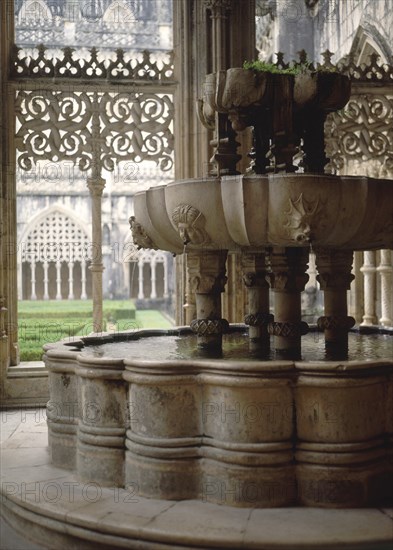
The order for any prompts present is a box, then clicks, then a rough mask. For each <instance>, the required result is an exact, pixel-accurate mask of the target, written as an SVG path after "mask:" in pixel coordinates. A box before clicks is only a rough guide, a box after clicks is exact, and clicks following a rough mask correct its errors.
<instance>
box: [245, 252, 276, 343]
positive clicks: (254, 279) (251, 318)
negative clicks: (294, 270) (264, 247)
mask: <svg viewBox="0 0 393 550" xmlns="http://www.w3.org/2000/svg"><path fill="white" fill-rule="evenodd" d="M241 263H242V271H243V281H244V284H245V285H246V287H247V293H248V314H247V315H246V316H245V318H244V322H245V324H246V325H248V326H249V329H248V336H249V340H250V348H251V349H253V348H263V349H264V350H266V351H268V350H269V348H270V335H269V333H268V324H269V323H271V322H272V321H273V315H271V314H270V310H269V284H268V282H267V280H266V277H267V275H268V272H267V268H266V257H265V254H264V253H260V252H258V253H252V252H244V253H243V254H242V258H241Z"/></svg>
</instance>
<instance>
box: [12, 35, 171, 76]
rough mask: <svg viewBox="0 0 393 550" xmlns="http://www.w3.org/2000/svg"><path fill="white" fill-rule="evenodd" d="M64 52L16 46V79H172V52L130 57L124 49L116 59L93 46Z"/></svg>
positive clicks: (13, 74)
mask: <svg viewBox="0 0 393 550" xmlns="http://www.w3.org/2000/svg"><path fill="white" fill-rule="evenodd" d="M59 51H60V52H62V55H61V54H60V55H58V56H53V52H52V54H51V53H50V52H49V51H48V48H47V47H46V46H44V45H43V44H40V45H39V46H37V48H35V49H34V51H33V53H32V54H31V55H26V54H25V55H23V49H22V48H18V47H16V46H15V48H14V51H13V59H12V63H11V76H12V77H13V78H31V77H34V78H37V77H38V78H40V77H41V78H42V77H44V78H54V77H56V78H62V77H63V78H72V79H81V78H89V79H91V78H96V79H103V80H112V81H115V82H116V81H119V80H130V81H142V82H143V81H148V82H154V81H159V82H170V81H173V71H174V68H173V52H165V53H163V52H160V53H158V54H153V53H151V52H149V51H147V50H144V51H143V52H135V53H134V54H133V55H132V56H131V57H130V55H129V54H128V53H126V52H125V51H124V50H122V49H121V48H118V49H117V50H116V52H115V53H116V58H115V59H112V58H107V59H102V57H103V56H102V52H100V51H99V50H98V49H97V48H91V49H90V50H89V54H88V55H85V56H83V57H78V58H76V59H75V58H74V52H75V49H74V48H70V47H69V46H67V47H65V48H60V49H59Z"/></svg>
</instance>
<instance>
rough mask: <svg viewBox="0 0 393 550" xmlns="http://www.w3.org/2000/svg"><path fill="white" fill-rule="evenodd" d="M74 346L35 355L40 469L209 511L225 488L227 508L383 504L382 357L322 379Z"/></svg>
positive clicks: (386, 465)
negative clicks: (45, 394)
mask: <svg viewBox="0 0 393 550" xmlns="http://www.w3.org/2000/svg"><path fill="white" fill-rule="evenodd" d="M182 330H184V329H182ZM148 333H149V331H145V334H148ZM76 344H77V346H76V347H75V348H74V351H72V352H70V351H67V350H69V346H68V347H67V346H66V344H65V343H64V342H60V343H57V344H54V345H51V346H47V348H46V355H45V362H46V365H47V368H48V371H49V381H50V401H49V403H48V413H47V419H48V429H49V449H50V453H51V458H52V462H53V464H54V465H55V466H59V467H62V468H66V469H70V470H72V469H74V470H75V471H76V475H77V476H78V478H79V479H80V480H81V481H83V482H95V483H99V484H101V485H102V486H106V485H109V486H119V487H131V488H135V487H137V488H138V494H139V495H140V496H147V497H151V498H162V499H174V500H182V499H194V498H196V499H201V500H204V501H206V500H207V501H209V502H215V503H224V502H223V501H222V495H221V492H220V491H219V490H218V489H217V488H220V487H226V488H228V491H229V488H231V489H233V492H232V493H231V494H232V497H231V498H230V499H229V500H225V503H226V504H230V505H233V506H248V507H249V506H250V498H252V499H253V500H252V505H253V506H254V507H277V506H289V505H294V504H303V505H308V506H325V507H355V506H356V507H358V506H364V505H374V504H377V503H379V504H382V503H383V502H384V501H385V499H386V498H387V497H388V496H389V495H388V494H387V492H388V489H389V486H390V484H389V476H391V473H392V467H391V461H390V457H391V454H392V450H393V446H392V444H393V425H392V416H393V415H392V410H391V406H392V405H391V403H392V392H393V361H391V360H386V361H381V360H378V361H369V362H367V363H366V362H364V361H349V362H346V361H340V362H328V363H323V372H321V363H318V364H312V363H297V362H291V361H273V362H266V361H265V362H264V361H260V362H254V363H253V364H251V362H248V361H246V362H244V363H243V362H240V363H239V362H238V361H237V362H236V361H233V362H230V361H229V362H226V363H222V362H220V361H216V360H196V361H194V360H190V361H181V360H180V361H165V362H160V361H149V360H140V361H133V360H132V359H124V360H122V359H113V358H110V357H109V358H102V357H94V356H89V357H87V356H81V355H80V353H79V350H78V349H77V347H78V342H76ZM64 348H66V349H64ZM207 488H209V490H207ZM213 489H217V490H213Z"/></svg>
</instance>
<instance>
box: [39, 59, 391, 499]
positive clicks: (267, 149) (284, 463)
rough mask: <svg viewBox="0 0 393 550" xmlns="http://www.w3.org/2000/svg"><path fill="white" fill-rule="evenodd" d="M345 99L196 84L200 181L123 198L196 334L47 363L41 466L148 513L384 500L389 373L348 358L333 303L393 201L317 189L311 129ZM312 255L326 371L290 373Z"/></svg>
mask: <svg viewBox="0 0 393 550" xmlns="http://www.w3.org/2000/svg"><path fill="white" fill-rule="evenodd" d="M349 94H350V83H349V80H348V78H347V77H345V76H343V75H341V74H338V73H318V72H313V73H311V72H306V71H305V72H303V73H301V74H299V75H292V74H269V73H261V74H257V73H255V72H253V71H250V70H245V69H229V70H227V71H218V72H216V73H214V74H211V75H208V76H207V78H206V81H205V87H204V97H203V99H202V100H201V101H200V102H199V106H198V110H199V116H200V119H201V121H202V122H203V124H205V125H206V126H207V127H208V128H211V129H213V128H215V131H216V139H215V146H216V149H215V154H214V159H215V161H216V162H217V169H216V170H215V173H213V174H212V175H211V177H207V178H196V179H192V180H183V181H175V182H173V183H171V184H169V185H167V186H160V187H155V188H151V189H149V190H147V191H144V192H142V193H138V194H137V195H136V196H135V215H134V216H133V217H132V218H131V219H130V223H131V229H132V234H133V238H134V242H135V243H136V244H137V245H138V246H140V247H144V248H156V249H162V250H166V251H171V252H173V253H174V254H182V253H184V252H186V254H187V270H188V278H189V282H190V286H191V289H192V291H193V292H195V296H196V312H197V315H196V319H195V320H193V321H192V323H191V327H190V328H187V327H180V328H178V329H174V330H172V331H139V332H137V333H121V334H115V335H109V334H108V335H104V336H102V337H90V338H85V339H81V340H80V341H76V342H73V343H72V344H69V343H65V342H63V343H59V344H53V345H52V344H50V345H47V346H46V363H47V366H48V369H49V372H50V393H51V400H50V402H49V404H48V426H49V446H50V450H51V456H52V461H53V463H54V464H55V465H57V466H60V467H63V468H67V469H70V470H75V471H76V472H77V475H78V476H79V479H81V480H83V481H85V482H89V481H94V482H98V483H100V484H102V485H107V486H115V487H126V488H128V489H129V490H130V491H131V492H132V491H133V490H136V488H137V491H138V494H139V495H140V496H144V497H149V498H153V499H169V500H182V499H201V500H207V501H209V502H213V503H217V504H223V503H224V504H228V505H231V506H241V507H254V508H258V507H259V508H261V507H281V506H290V505H296V504H297V505H307V506H325V507H358V506H365V505H376V504H381V503H383V502H386V500H387V499H388V498H389V497H390V495H389V478H390V476H391V474H392V467H391V455H392V449H393V447H392V443H393V425H392V418H393V415H392V410H391V406H392V402H393V395H392V394H393V376H392V364H393V362H392V361H391V360H390V359H386V358H384V354H382V355H380V356H379V357H378V356H377V355H372V357H371V358H370V357H368V358H365V357H364V356H363V355H360V357H355V356H353V354H352V352H351V350H350V351H349V352H348V332H349V331H350V329H351V327H352V326H353V325H354V320H353V319H352V318H351V317H348V314H347V302H346V295H347V290H348V289H349V285H350V283H351V281H352V279H353V275H352V274H351V268H352V255H353V251H354V250H371V249H381V248H389V247H391V246H392V243H391V241H389V238H390V237H391V234H392V232H391V228H392V205H393V189H392V182H391V181H386V180H375V179H372V178H367V177H350V176H346V177H340V176H334V175H326V174H325V173H324V167H325V165H326V163H327V162H328V159H327V158H326V157H325V154H324V142H323V125H324V121H325V118H326V116H327V114H328V113H329V112H331V111H334V110H337V109H341V108H342V107H343V106H344V105H345V104H346V102H347V101H348V98H349ZM248 126H252V127H253V131H254V145H253V151H252V152H251V154H250V156H251V158H252V166H251V170H250V172H249V173H246V174H238V173H236V168H235V167H236V162H237V160H238V159H239V156H238V155H237V151H236V147H237V143H236V131H238V130H242V129H244V128H245V127H248ZM299 149H301V150H302V152H303V155H304V158H303V171H302V172H300V170H299V168H298V166H297V165H296V162H295V161H294V158H295V157H296V155H297V153H298V152H299ZM310 247H312V249H313V250H314V252H315V254H316V264H317V270H318V273H319V274H318V281H319V283H320V286H321V289H322V290H323V291H324V308H325V311H324V315H323V316H322V317H320V318H319V320H318V328H319V330H320V331H323V332H324V337H325V347H326V349H325V351H326V358H325V360H324V361H322V360H320V359H318V360H316V358H319V356H318V355H317V353H316V352H315V355H313V352H312V351H311V352H310V353H311V354H309V355H308V356H307V360H302V339H303V338H304V335H305V334H306V333H307V332H308V331H309V327H308V325H307V324H306V323H304V322H302V320H301V307H300V295H301V292H302V291H303V290H304V286H305V284H306V282H307V273H306V270H307V262H308V256H309V251H310ZM229 251H230V252H233V253H237V254H239V256H240V257H241V264H242V269H243V278H244V283H245V285H246V287H247V292H248V308H249V309H248V312H247V315H246V317H245V325H243V326H240V325H236V326H230V325H229V324H228V322H227V321H226V320H225V319H222V315H221V293H222V292H223V291H224V287H225V283H226V267H225V266H226V258H227V254H228V252H229ZM270 293H272V294H273V295H274V312H272V311H271V310H270V299H269V296H270ZM246 325H248V330H246ZM227 334H229V336H227ZM247 334H248V336H247ZM231 338H232V340H231ZM247 338H248V342H249V343H248V345H247V346H246V347H247V348H248V349H247V350H246V352H245V355H243V356H239V355H236V354H235V355H234V356H232V355H231V354H227V352H226V348H225V346H226V339H228V341H229V342H230V344H229V345H230V347H231V346H232V347H233V346H235V347H236V345H237V344H238V343H239V342H243V343H242V344H241V345H243V346H244V341H245V339H247ZM186 340H187V341H188V342H191V344H190V345H191V347H193V349H191V351H190V352H185V353H183V352H182V347H183V343H182V342H184V341H186ZM166 342H168V343H166ZM231 342H232V343H231ZM271 342H272V343H271ZM122 346H125V347H122ZM270 347H272V349H270ZM315 347H316V346H315ZM231 349H232V348H231ZM187 353H189V358H187V357H186V355H187ZM242 353H243V352H242ZM360 353H361V354H362V353H363V352H360ZM386 355H387V353H386V354H385V356H386ZM231 357H234V358H231ZM75 396H77V398H75ZM70 403H74V404H75V406H74V407H73V410H72V411H71V410H70Z"/></svg>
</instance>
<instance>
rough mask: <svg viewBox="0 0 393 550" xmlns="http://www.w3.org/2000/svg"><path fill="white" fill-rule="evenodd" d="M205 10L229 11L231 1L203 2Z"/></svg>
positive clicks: (213, 0) (210, 0) (207, 0)
mask: <svg viewBox="0 0 393 550" xmlns="http://www.w3.org/2000/svg"><path fill="white" fill-rule="evenodd" d="M204 2H205V6H206V8H207V9H209V10H212V11H216V10H222V9H224V10H229V9H230V8H231V4H232V1H231V0H204Z"/></svg>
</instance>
